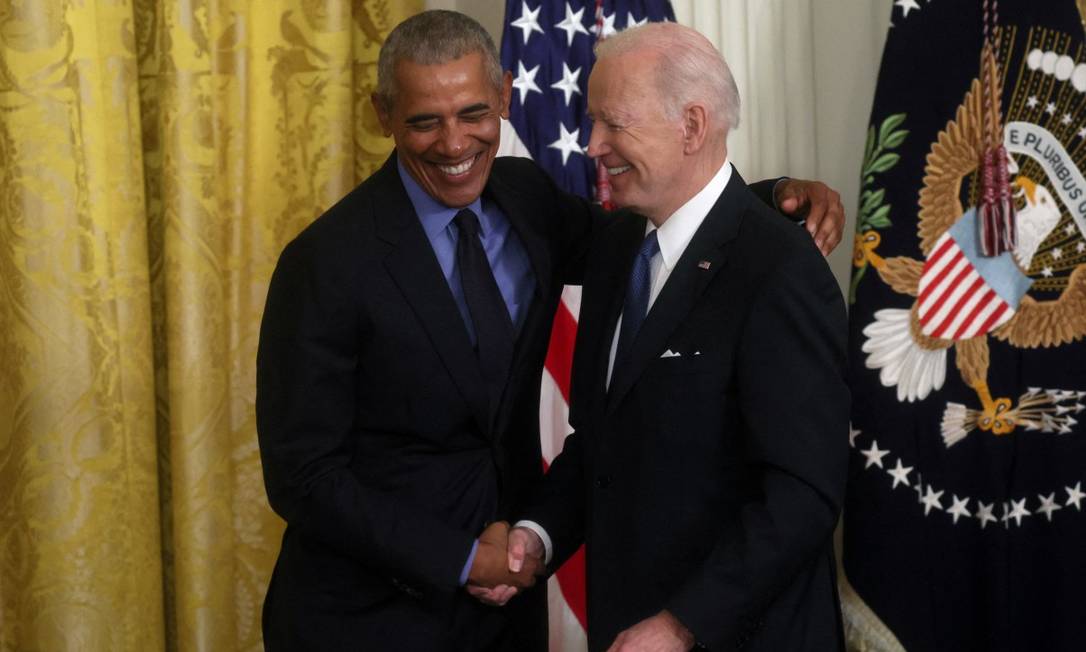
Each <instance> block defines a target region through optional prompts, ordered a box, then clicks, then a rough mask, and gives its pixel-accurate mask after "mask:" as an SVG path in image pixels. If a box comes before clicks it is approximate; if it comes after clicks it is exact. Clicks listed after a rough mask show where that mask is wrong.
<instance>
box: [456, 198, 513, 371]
mask: <svg viewBox="0 0 1086 652" xmlns="http://www.w3.org/2000/svg"><path fill="white" fill-rule="evenodd" d="M453 221H454V222H456V228H458V229H459V230H460V235H459V237H458V239H457V243H456V266H457V268H458V269H459V270H460V285H461V286H462V287H463V289H464V302H465V303H467V304H468V312H469V313H470V314H471V321H472V325H473V326H474V327H475V351H476V354H477V355H478V357H479V367H480V370H481V371H482V373H483V378H484V379H485V380H486V381H487V382H488V383H490V384H491V385H492V386H494V387H500V386H501V385H502V384H504V382H505V376H506V374H507V373H508V371H509V364H510V363H511V362H512V359H513V321H512V319H511V318H510V317H509V308H508V307H506V305H505V299H503V298H502V294H501V291H500V290H499V289H498V283H497V281H495V280H494V272H493V271H492V270H491V269H490V261H489V260H487V257H486V252H485V251H484V250H483V243H482V242H481V241H480V240H479V218H478V217H476V215H475V213H473V212H472V211H471V209H468V208H465V209H463V210H462V211H460V212H459V213H457V214H456V217H454V218H453Z"/></svg>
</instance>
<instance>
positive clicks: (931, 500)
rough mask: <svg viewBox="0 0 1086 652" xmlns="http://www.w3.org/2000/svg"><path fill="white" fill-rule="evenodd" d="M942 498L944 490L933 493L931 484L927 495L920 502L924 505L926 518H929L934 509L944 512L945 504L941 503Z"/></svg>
mask: <svg viewBox="0 0 1086 652" xmlns="http://www.w3.org/2000/svg"><path fill="white" fill-rule="evenodd" d="M942 496H943V490H942V489H940V490H939V491H932V486H931V485H930V484H929V485H928V489H927V493H925V494H924V497H923V498H922V499H920V502H922V503H924V516H927V515H928V514H929V513H931V510H933V509H938V510H940V511H942V509H943V504H942V503H941V502H940V501H939V499H940V498H941V497H942Z"/></svg>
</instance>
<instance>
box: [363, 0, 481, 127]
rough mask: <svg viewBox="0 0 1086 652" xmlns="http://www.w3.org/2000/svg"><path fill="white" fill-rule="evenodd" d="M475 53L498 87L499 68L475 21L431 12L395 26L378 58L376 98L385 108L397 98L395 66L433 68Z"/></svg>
mask: <svg viewBox="0 0 1086 652" xmlns="http://www.w3.org/2000/svg"><path fill="white" fill-rule="evenodd" d="M475 52H478V53H479V54H481V55H482V57H483V64H484V65H485V67H486V72H487V76H488V77H489V78H490V83H491V84H492V85H493V86H494V88H499V89H500V88H501V85H502V66H501V63H500V62H499V60H498V50H497V48H495V47H494V40H493V39H491V38H490V34H488V33H487V31H486V29H484V28H483V26H482V25H480V24H479V23H478V22H476V21H475V20H474V19H472V18H469V17H468V16H465V15H464V14H461V13H458V12H455V11H446V10H444V9H434V10H431V11H424V12H422V13H420V14H416V15H414V16H412V17H411V18H408V19H407V20H405V21H403V22H402V23H400V24H399V25H397V26H396V27H395V28H394V29H393V30H392V32H390V33H389V35H388V38H387V39H385V42H384V45H382V46H381V53H380V54H379V55H378V57H377V91H376V95H377V98H378V99H379V100H380V101H381V103H382V104H384V106H385V107H386V108H391V107H392V102H393V101H394V100H395V99H396V74H395V72H396V64H397V63H398V62H400V61H403V60H407V61H413V62H415V63H417V64H420V65H423V66H432V65H437V64H442V63H448V62H450V61H455V60H456V59H459V58H460V57H463V56H467V55H469V54H472V53H475Z"/></svg>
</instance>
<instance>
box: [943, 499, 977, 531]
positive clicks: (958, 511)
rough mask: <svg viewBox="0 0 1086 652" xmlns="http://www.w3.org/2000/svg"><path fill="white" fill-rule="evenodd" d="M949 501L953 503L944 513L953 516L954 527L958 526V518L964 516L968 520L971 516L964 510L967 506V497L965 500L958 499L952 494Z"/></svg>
mask: <svg viewBox="0 0 1086 652" xmlns="http://www.w3.org/2000/svg"><path fill="white" fill-rule="evenodd" d="M951 500H952V501H953V502H954V504H953V505H951V506H950V507H949V508H948V509H947V510H946V513H947V514H953V515H954V524H955V525H957V524H958V518H959V517H962V516H964V517H965V518H969V517H970V516H972V514H970V513H969V510H968V509H966V507H967V506H968V505H969V497H968V496H967V497H965V498H958V496H957V494H952V498H951Z"/></svg>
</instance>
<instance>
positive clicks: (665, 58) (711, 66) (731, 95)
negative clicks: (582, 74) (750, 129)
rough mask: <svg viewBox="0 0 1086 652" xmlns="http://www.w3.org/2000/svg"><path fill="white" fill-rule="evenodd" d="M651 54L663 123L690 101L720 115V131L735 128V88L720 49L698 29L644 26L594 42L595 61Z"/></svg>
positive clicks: (675, 26)
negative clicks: (633, 53) (703, 105)
mask: <svg viewBox="0 0 1086 652" xmlns="http://www.w3.org/2000/svg"><path fill="white" fill-rule="evenodd" d="M638 51H653V52H655V53H657V55H658V58H657V63H658V65H657V66H656V67H655V69H654V70H653V72H654V74H655V77H656V80H655V81H656V87H657V90H658V91H659V93H660V104H661V106H662V107H663V109H664V113H665V115H667V117H668V118H669V119H673V120H674V119H678V118H679V117H680V116H681V115H682V110H683V108H684V107H685V106H686V105H688V104H690V103H691V102H704V103H705V105H706V107H707V108H708V110H709V113H710V115H715V116H720V117H721V118H722V119H723V121H724V124H723V125H721V126H722V127H723V129H724V131H728V130H730V129H734V128H736V127H738V126H739V89H738V88H737V87H736V86H735V79H734V78H733V77H732V71H731V70H729V69H728V64H727V63H726V62H725V61H724V57H723V56H721V54H720V51H719V50H717V49H716V47H714V46H713V44H712V43H710V42H709V39H707V38H705V37H704V36H702V35H701V34H700V33H699V32H698V31H696V30H693V29H691V28H689V27H684V26H682V25H679V24H677V23H667V22H665V23H648V24H645V25H641V26H638V27H632V28H630V29H627V30H623V31H621V32H618V33H617V34H615V35H613V36H610V37H608V38H607V39H605V40H603V41H600V43H599V45H598V46H597V47H596V58H597V59H606V58H608V57H616V56H620V55H623V54H627V53H630V52H638Z"/></svg>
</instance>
